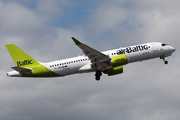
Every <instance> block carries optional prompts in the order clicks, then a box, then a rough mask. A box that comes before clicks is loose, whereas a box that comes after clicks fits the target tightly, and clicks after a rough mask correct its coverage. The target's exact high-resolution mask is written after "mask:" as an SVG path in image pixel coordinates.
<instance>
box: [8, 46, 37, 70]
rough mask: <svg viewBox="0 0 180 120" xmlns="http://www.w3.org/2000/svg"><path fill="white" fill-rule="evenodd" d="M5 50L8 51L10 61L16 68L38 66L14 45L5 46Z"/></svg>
mask: <svg viewBox="0 0 180 120" xmlns="http://www.w3.org/2000/svg"><path fill="white" fill-rule="evenodd" d="M6 48H7V50H8V51H9V53H10V55H11V57H12V59H13V60H14V63H15V64H16V66H18V67H23V68H26V67H30V66H34V65H38V64H39V63H38V62H37V61H36V60H34V59H33V58H32V57H30V56H29V55H28V54H26V53H25V52H24V51H22V50H21V49H19V48H18V47H17V46H16V45H14V44H7V45H6Z"/></svg>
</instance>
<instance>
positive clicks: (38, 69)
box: [22, 64, 62, 77]
mask: <svg viewBox="0 0 180 120" xmlns="http://www.w3.org/2000/svg"><path fill="white" fill-rule="evenodd" d="M31 68H32V72H31V73H29V74H28V73H22V76H23V77H60V76H62V75H59V74H57V73H55V72H53V71H51V70H50V69H48V68H47V67H45V66H43V65H42V64H39V65H36V66H32V67H31ZM31 68H29V69H31Z"/></svg>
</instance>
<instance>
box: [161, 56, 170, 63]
mask: <svg viewBox="0 0 180 120" xmlns="http://www.w3.org/2000/svg"><path fill="white" fill-rule="evenodd" d="M160 59H163V61H164V64H166V65H167V64H168V61H166V60H165V58H164V56H163V57H160Z"/></svg>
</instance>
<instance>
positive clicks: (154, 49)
mask: <svg viewBox="0 0 180 120" xmlns="http://www.w3.org/2000/svg"><path fill="white" fill-rule="evenodd" d="M152 46H153V52H157V51H158V47H157V45H156V44H152Z"/></svg>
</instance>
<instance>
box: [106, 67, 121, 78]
mask: <svg viewBox="0 0 180 120" xmlns="http://www.w3.org/2000/svg"><path fill="white" fill-rule="evenodd" d="M121 73H123V67H122V66H119V67H115V68H112V69H109V70H108V71H107V74H108V76H112V75H117V74H121Z"/></svg>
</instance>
